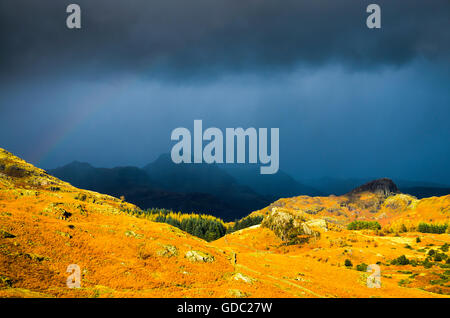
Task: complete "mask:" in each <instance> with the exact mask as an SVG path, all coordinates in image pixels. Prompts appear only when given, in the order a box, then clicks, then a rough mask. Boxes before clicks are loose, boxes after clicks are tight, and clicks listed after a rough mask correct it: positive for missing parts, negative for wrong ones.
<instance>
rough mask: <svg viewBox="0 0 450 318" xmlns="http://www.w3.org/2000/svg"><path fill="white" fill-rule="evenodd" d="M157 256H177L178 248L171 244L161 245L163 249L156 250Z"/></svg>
mask: <svg viewBox="0 0 450 318" xmlns="http://www.w3.org/2000/svg"><path fill="white" fill-rule="evenodd" d="M156 254H157V255H158V256H164V257H173V256H178V250H177V248H176V247H175V246H173V245H163V249H161V250H159V251H157V252H156Z"/></svg>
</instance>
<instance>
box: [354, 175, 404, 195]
mask: <svg viewBox="0 0 450 318" xmlns="http://www.w3.org/2000/svg"><path fill="white" fill-rule="evenodd" d="M362 192H373V193H377V194H382V195H384V196H389V195H390V194H392V193H399V192H400V191H399V190H398V188H397V185H396V184H395V183H394V181H392V180H391V179H389V178H382V179H377V180H373V181H370V182H367V183H365V184H363V185H362V186H359V187H357V188H355V189H353V190H352V191H350V192H349V193H348V194H357V193H362Z"/></svg>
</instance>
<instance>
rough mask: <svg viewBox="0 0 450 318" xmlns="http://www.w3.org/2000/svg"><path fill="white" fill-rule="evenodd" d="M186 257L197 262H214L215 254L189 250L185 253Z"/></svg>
mask: <svg viewBox="0 0 450 318" xmlns="http://www.w3.org/2000/svg"><path fill="white" fill-rule="evenodd" d="M185 257H186V258H187V259H188V260H189V261H191V262H193V263H195V262H204V263H212V262H214V256H212V255H210V254H208V253H205V252H200V251H188V252H186V254H185Z"/></svg>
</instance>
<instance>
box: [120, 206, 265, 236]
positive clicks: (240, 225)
mask: <svg viewBox="0 0 450 318" xmlns="http://www.w3.org/2000/svg"><path fill="white" fill-rule="evenodd" d="M123 212H125V213H128V214H131V215H134V216H137V217H141V218H145V219H147V220H150V221H153V222H160V223H167V224H170V225H172V226H175V227H177V228H179V229H180V230H182V231H185V232H187V233H189V234H191V235H194V236H197V237H199V238H201V239H204V240H206V241H208V242H210V241H214V240H217V239H219V238H221V237H222V236H224V235H225V234H226V233H232V232H234V231H238V230H241V229H244V228H246V227H249V226H253V225H256V224H260V223H261V222H262V220H263V217H262V216H255V217H253V216H248V217H245V218H243V219H241V220H236V221H235V222H234V224H233V225H232V226H229V227H228V228H227V226H226V225H225V222H224V221H223V220H221V219H219V218H216V217H214V216H211V215H206V214H195V213H190V214H184V213H181V212H174V211H172V210H168V209H156V208H153V209H148V210H140V209H135V210H133V209H124V210H123Z"/></svg>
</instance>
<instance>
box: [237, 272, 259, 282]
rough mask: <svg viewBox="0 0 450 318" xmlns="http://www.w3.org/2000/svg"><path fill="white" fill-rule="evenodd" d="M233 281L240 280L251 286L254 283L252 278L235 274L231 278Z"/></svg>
mask: <svg viewBox="0 0 450 318" xmlns="http://www.w3.org/2000/svg"><path fill="white" fill-rule="evenodd" d="M233 279H234V280H242V281H243V282H245V283H248V284H252V283H253V281H254V279H253V278H251V277H248V276H245V275H243V274H241V273H236V274H235V275H234V276H233Z"/></svg>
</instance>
